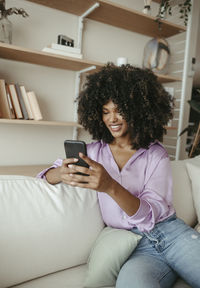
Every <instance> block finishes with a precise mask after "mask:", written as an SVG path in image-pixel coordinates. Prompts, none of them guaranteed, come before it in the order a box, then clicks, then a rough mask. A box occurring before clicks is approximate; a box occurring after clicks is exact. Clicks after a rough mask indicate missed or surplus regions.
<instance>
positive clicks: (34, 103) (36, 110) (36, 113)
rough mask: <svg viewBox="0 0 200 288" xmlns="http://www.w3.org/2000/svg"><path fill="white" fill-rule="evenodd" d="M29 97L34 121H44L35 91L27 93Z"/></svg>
mask: <svg viewBox="0 0 200 288" xmlns="http://www.w3.org/2000/svg"><path fill="white" fill-rule="evenodd" d="M27 96H28V101H29V103H30V106H31V111H32V113H33V119H34V120H42V119H43V117H42V113H41V111H40V107H39V103H38V100H37V97H36V95H35V93H34V91H29V92H27Z"/></svg>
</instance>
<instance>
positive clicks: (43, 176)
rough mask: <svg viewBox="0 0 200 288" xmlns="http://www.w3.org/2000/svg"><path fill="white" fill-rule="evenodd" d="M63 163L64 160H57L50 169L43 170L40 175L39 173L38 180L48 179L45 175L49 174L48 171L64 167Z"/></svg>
mask: <svg viewBox="0 0 200 288" xmlns="http://www.w3.org/2000/svg"><path fill="white" fill-rule="evenodd" d="M62 161H63V160H62V159H57V160H56V161H55V162H54V164H53V165H52V166H50V167H48V168H46V169H44V170H42V171H41V172H40V173H38V174H37V175H36V177H37V178H41V179H46V176H45V174H46V173H47V171H49V170H50V169H52V168H57V167H60V166H62Z"/></svg>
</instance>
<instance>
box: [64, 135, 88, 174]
mask: <svg viewBox="0 0 200 288" xmlns="http://www.w3.org/2000/svg"><path fill="white" fill-rule="evenodd" d="M64 147H65V154H66V158H77V159H78V162H76V163H73V165H78V166H83V167H86V168H89V165H88V164H87V163H86V162H85V161H84V160H83V159H81V158H80V157H79V152H82V153H83V154H84V155H86V156H87V148H86V144H85V142H84V141H78V140H65V142H64ZM77 174H82V175H85V176H88V174H84V173H79V172H77Z"/></svg>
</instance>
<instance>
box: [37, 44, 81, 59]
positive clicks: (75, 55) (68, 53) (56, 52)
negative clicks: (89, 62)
mask: <svg viewBox="0 0 200 288" xmlns="http://www.w3.org/2000/svg"><path fill="white" fill-rule="evenodd" d="M42 51H43V52H48V53H52V54H57V55H61V56H68V57H73V58H79V59H82V58H83V55H82V54H76V53H70V52H66V51H63V50H56V49H53V48H49V47H45V48H43V49H42Z"/></svg>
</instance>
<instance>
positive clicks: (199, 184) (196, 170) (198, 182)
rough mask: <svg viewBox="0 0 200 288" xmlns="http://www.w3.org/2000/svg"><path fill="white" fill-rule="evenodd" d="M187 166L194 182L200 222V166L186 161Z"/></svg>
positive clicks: (195, 201) (195, 203)
mask: <svg viewBox="0 0 200 288" xmlns="http://www.w3.org/2000/svg"><path fill="white" fill-rule="evenodd" d="M186 167H187V171H188V174H189V177H190V180H191V183H192V195H193V200H194V206H195V209H196V213H197V218H198V222H199V223H200V179H199V176H200V167H199V166H196V165H195V164H192V163H186Z"/></svg>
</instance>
